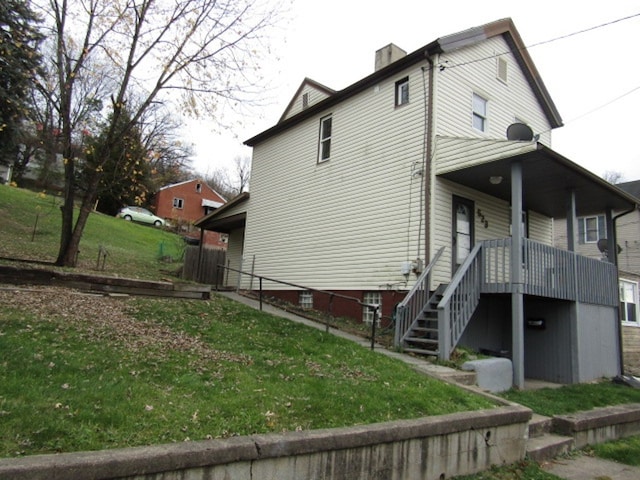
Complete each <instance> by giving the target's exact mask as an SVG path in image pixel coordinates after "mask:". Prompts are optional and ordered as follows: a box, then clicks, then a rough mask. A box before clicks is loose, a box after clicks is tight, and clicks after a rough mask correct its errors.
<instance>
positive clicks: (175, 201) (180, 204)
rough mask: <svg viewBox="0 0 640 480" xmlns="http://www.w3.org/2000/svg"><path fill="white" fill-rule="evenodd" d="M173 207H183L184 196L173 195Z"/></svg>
mask: <svg viewBox="0 0 640 480" xmlns="http://www.w3.org/2000/svg"><path fill="white" fill-rule="evenodd" d="M173 208H178V209H180V210H182V209H183V208H184V198H180V197H173Z"/></svg>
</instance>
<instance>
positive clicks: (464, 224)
mask: <svg viewBox="0 0 640 480" xmlns="http://www.w3.org/2000/svg"><path fill="white" fill-rule="evenodd" d="M452 205H453V217H452V218H453V225H452V228H451V231H452V233H453V235H452V239H451V240H452V243H451V251H452V252H453V255H452V270H451V275H453V274H454V273H455V272H456V270H458V268H459V267H460V265H462V262H464V260H465V259H466V258H467V256H468V255H469V253H470V252H471V249H472V248H473V243H474V238H473V212H474V206H473V202H472V201H471V200H469V199H466V198H463V197H458V196H456V195H454V196H453V201H452Z"/></svg>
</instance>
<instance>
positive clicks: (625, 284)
mask: <svg viewBox="0 0 640 480" xmlns="http://www.w3.org/2000/svg"><path fill="white" fill-rule="evenodd" d="M619 291H620V319H621V320H622V323H623V324H624V325H629V326H634V327H640V315H639V314H640V310H639V305H638V282H635V281H632V280H625V279H623V278H621V279H620V284H619ZM629 297H631V298H629ZM629 307H631V308H632V312H633V315H634V316H635V318H634V319H631V320H629V310H628V309H629Z"/></svg>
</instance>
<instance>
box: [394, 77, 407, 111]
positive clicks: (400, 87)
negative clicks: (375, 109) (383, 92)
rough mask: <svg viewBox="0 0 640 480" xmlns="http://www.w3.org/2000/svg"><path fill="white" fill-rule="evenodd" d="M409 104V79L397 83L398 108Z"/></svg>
mask: <svg viewBox="0 0 640 480" xmlns="http://www.w3.org/2000/svg"><path fill="white" fill-rule="evenodd" d="M406 103H409V77H405V78H403V79H402V80H398V81H397V82H396V107H399V106H400V105H404V104H406Z"/></svg>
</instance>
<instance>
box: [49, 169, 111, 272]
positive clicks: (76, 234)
mask: <svg viewBox="0 0 640 480" xmlns="http://www.w3.org/2000/svg"><path fill="white" fill-rule="evenodd" d="M65 171H66V170H65ZM99 183H100V176H99V175H97V174H96V175H92V176H91V179H90V180H89V184H88V185H87V191H86V193H85V195H84V197H83V199H82V204H81V205H80V212H79V213H78V218H77V220H76V223H75V225H73V195H72V196H71V206H70V208H68V207H67V199H66V198H65V205H64V208H63V212H62V218H63V229H62V237H65V238H61V241H60V252H59V253H58V260H57V262H56V265H58V266H62V267H75V266H76V263H77V260H78V254H79V253H80V240H81V239H82V234H83V233H84V227H85V226H86V225H87V220H88V219H89V214H90V213H91V210H92V208H93V204H94V203H95V201H96V196H97V193H98V184H99ZM65 194H66V190H65ZM67 217H69V220H70V223H69V225H70V228H69V231H68V232H67V230H65V226H66V224H65V220H67ZM67 235H68V236H67ZM64 240H66V241H65V242H64V243H63V241H64Z"/></svg>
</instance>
